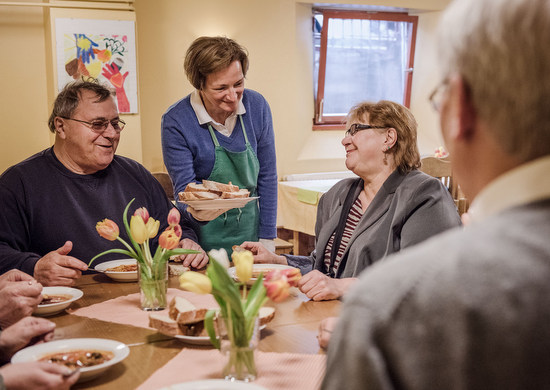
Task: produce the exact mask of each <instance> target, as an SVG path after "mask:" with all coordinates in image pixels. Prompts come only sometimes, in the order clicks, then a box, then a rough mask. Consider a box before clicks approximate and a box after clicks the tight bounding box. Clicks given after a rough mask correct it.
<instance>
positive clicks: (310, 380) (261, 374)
mask: <svg viewBox="0 0 550 390" xmlns="http://www.w3.org/2000/svg"><path fill="white" fill-rule="evenodd" d="M255 356H256V368H257V369H258V376H257V378H256V380H255V381H254V383H255V384H257V385H259V386H264V387H266V388H267V389H270V390H279V389H281V390H283V389H284V390H287V389H300V390H310V389H311V390H317V389H319V388H320V387H321V380H322V379H323V376H324V373H325V364H326V356H325V355H307V354H297V353H277V352H261V351H257V352H256V353H255ZM224 362H225V357H224V356H222V354H221V353H220V352H219V351H218V350H217V349H213V350H212V349H211V350H200V349H189V348H186V349H183V350H182V351H181V352H180V353H179V354H177V355H176V356H175V357H174V358H173V359H172V360H170V361H169V362H168V363H167V364H165V365H164V366H163V367H161V368H159V369H158V370H157V371H155V373H154V374H153V375H151V376H150V377H149V378H148V379H147V380H146V381H145V382H143V383H142V384H141V386H139V387H138V388H137V390H150V389H159V388H162V387H166V386H170V385H174V384H178V383H182V382H190V381H195V380H205V379H221V372H222V369H223V365H224Z"/></svg>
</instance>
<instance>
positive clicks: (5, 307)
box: [0, 270, 42, 328]
mask: <svg viewBox="0 0 550 390" xmlns="http://www.w3.org/2000/svg"><path fill="white" fill-rule="evenodd" d="M41 293H42V285H41V284H40V283H38V282H37V281H36V280H34V278H32V277H31V276H29V275H27V274H26V273H24V272H21V271H19V270H11V271H8V272H6V273H5V274H4V275H2V276H1V277H0V327H1V328H6V327H8V326H10V325H12V324H14V323H16V322H17V321H19V320H20V319H21V318H23V317H26V316H30V315H31V314H32V312H33V311H34V309H36V306H37V305H38V304H39V303H40V301H41V300H42V295H41Z"/></svg>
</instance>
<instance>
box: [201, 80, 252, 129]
mask: <svg viewBox="0 0 550 390" xmlns="http://www.w3.org/2000/svg"><path fill="white" fill-rule="evenodd" d="M243 95H244V94H243ZM191 107H192V108H193V111H195V115H196V116H197V119H198V121H199V124H200V125H203V124H205V123H213V124H218V125H220V124H221V125H224V123H218V122H216V121H215V120H214V119H212V117H211V116H210V114H209V113H208V111H206V108H205V107H204V104H203V103H202V99H201V95H200V92H199V90H197V89H195V90H194V91H193V92H191ZM245 113H246V108H244V104H243V98H242V97H241V100H239V106H238V107H237V112H235V113H234V114H232V115H231V116H237V115H242V114H245ZM231 116H230V117H231Z"/></svg>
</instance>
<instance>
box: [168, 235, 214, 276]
mask: <svg viewBox="0 0 550 390" xmlns="http://www.w3.org/2000/svg"><path fill="white" fill-rule="evenodd" d="M179 247H180V248H183V249H192V250H195V251H201V253H192V254H189V255H179V256H178V257H176V258H175V259H174V260H175V261H181V262H183V265H184V266H186V267H193V268H196V269H201V268H204V267H206V265H207V264H208V255H207V254H206V252H205V251H204V250H203V249H202V248H201V246H200V245H199V244H197V243H196V242H195V241H193V240H190V239H189V238H184V239H183V240H181V241H180V245H179Z"/></svg>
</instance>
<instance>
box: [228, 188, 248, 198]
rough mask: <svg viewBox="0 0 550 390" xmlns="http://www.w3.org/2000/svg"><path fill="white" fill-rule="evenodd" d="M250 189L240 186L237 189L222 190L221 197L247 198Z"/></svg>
mask: <svg viewBox="0 0 550 390" xmlns="http://www.w3.org/2000/svg"><path fill="white" fill-rule="evenodd" d="M249 196H250V191H248V190H247V189H246V188H242V189H240V190H239V191H233V192H222V199H235V198H248V197H249Z"/></svg>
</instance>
